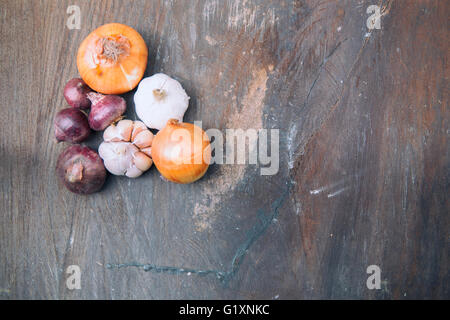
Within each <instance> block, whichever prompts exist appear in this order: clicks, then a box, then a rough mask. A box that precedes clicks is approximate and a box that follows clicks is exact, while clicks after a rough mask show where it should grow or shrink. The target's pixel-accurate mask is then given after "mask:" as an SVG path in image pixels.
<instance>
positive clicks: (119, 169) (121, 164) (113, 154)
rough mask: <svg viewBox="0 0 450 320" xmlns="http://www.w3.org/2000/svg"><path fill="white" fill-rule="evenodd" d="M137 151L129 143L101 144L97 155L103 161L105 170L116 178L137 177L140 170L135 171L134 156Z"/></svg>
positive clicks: (140, 172)
mask: <svg viewBox="0 0 450 320" xmlns="http://www.w3.org/2000/svg"><path fill="white" fill-rule="evenodd" d="M136 152H139V149H138V148H137V147H136V146H135V145H134V144H132V143H130V142H123V141H118V142H102V143H101V144H100V146H99V148H98V154H99V156H100V158H102V159H103V163H104V164H105V168H106V169H107V170H108V171H109V172H111V173H112V174H114V175H116V176H124V175H126V176H129V177H130V178H135V177H138V176H140V175H141V174H142V171H141V170H136V169H137V168H136V166H135V164H134V154H135V153H136Z"/></svg>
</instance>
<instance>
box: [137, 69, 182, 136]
mask: <svg viewBox="0 0 450 320" xmlns="http://www.w3.org/2000/svg"><path fill="white" fill-rule="evenodd" d="M134 104H135V106H136V114H137V115H138V117H139V118H140V119H141V120H142V121H143V122H144V123H145V125H146V126H147V127H149V128H152V129H158V130H161V129H162V128H164V127H165V125H166V123H167V121H168V120H169V119H177V120H178V121H179V122H183V116H184V113H185V112H186V110H187V108H188V105H189V96H188V95H187V94H186V91H184V89H183V87H182V86H181V84H180V83H179V82H178V81H177V80H175V79H172V78H171V77H169V76H168V75H166V74H163V73H157V74H155V75H153V76H151V77H147V78H145V79H143V80H142V81H141V82H140V83H139V86H138V88H137V91H136V93H135V95H134Z"/></svg>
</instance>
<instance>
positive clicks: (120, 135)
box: [103, 120, 133, 141]
mask: <svg viewBox="0 0 450 320" xmlns="http://www.w3.org/2000/svg"><path fill="white" fill-rule="evenodd" d="M132 131H133V121H132V120H120V121H119V122H118V123H117V124H112V125H110V126H109V127H108V128H106V130H105V132H104V133H103V140H105V141H130V137H131V132H132Z"/></svg>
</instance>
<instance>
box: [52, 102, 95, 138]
mask: <svg viewBox="0 0 450 320" xmlns="http://www.w3.org/2000/svg"><path fill="white" fill-rule="evenodd" d="M54 125H55V136H56V140H58V141H67V142H70V143H78V142H81V141H84V140H86V139H87V137H89V134H90V133H91V128H90V127H89V122H88V118H87V116H86V115H85V114H84V113H83V112H81V111H80V110H79V109H75V108H67V109H63V110H61V111H59V112H58V113H57V114H56V117H55V121H54Z"/></svg>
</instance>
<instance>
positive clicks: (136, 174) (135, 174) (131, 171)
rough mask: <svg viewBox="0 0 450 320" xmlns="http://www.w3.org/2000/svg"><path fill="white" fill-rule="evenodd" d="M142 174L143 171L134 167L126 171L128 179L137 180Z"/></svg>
mask: <svg viewBox="0 0 450 320" xmlns="http://www.w3.org/2000/svg"><path fill="white" fill-rule="evenodd" d="M142 173H143V171H142V170H139V169H138V168H137V167H136V166H134V165H133V166H131V167H129V168H128V169H127V170H126V172H125V175H126V176H127V177H128V178H137V177H139V176H140V175H142Z"/></svg>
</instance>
